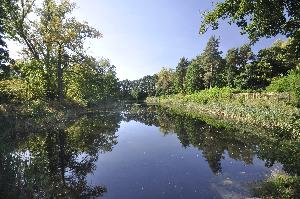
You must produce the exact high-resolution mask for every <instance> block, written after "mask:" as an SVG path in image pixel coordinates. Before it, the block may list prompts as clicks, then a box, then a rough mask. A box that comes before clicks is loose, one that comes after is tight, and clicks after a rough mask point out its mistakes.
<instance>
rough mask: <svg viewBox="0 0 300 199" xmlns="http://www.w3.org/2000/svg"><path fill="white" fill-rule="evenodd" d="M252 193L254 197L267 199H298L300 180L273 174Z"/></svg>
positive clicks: (299, 195) (281, 174)
mask: <svg viewBox="0 0 300 199" xmlns="http://www.w3.org/2000/svg"><path fill="white" fill-rule="evenodd" d="M253 191H254V194H255V196H256V197H262V198H268V199H276V198H282V199H294V198H300V178H299V177H298V176H289V175H286V174H284V173H273V174H272V175H271V176H270V177H269V178H268V179H267V180H266V181H263V182H260V183H259V187H256V188H254V189H253Z"/></svg>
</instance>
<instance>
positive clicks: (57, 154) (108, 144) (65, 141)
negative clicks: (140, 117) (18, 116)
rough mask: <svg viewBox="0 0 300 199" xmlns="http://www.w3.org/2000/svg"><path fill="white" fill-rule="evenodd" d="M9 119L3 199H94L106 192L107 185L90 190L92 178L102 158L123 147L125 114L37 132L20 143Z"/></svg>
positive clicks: (1, 169)
mask: <svg viewBox="0 0 300 199" xmlns="http://www.w3.org/2000/svg"><path fill="white" fill-rule="evenodd" d="M4 120H7V119H5V118H3V119H2V122H1V124H4V123H6V124H7V125H6V126H4V125H3V126H1V127H2V128H1V131H2V134H1V135H2V136H4V135H6V136H5V137H6V139H1V143H0V145H1V157H0V158H1V165H0V175H1V177H0V182H1V186H0V195H1V198H93V197H98V196H101V195H102V194H103V193H104V192H106V188H105V186H94V187H91V186H90V185H88V183H87V180H86V176H87V174H89V173H91V172H93V171H94V170H95V168H96V167H95V161H97V159H98V153H99V152H100V153H101V152H106V151H111V150H112V148H113V146H114V145H115V144H117V139H116V136H115V132H116V131H117V130H118V128H119V123H120V121H121V117H120V114H110V113H108V114H105V115H97V116H93V115H91V116H84V117H82V118H80V119H79V120H77V121H76V122H74V123H73V124H71V125H70V126H69V127H68V128H66V129H57V130H53V131H47V132H39V133H34V132H32V133H31V134H30V135H29V136H27V137H26V139H25V140H24V141H20V140H15V139H14V138H16V136H15V135H18V134H21V132H18V130H16V128H15V125H11V122H8V121H4ZM9 120H10V121H13V119H12V118H10V119H9ZM8 129H10V130H8ZM24 134H25V135H26V134H28V133H24ZM10 143H15V144H14V146H11V144H10Z"/></svg>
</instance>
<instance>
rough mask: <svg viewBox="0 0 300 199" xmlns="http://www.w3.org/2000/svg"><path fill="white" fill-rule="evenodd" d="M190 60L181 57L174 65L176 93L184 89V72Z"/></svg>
mask: <svg viewBox="0 0 300 199" xmlns="http://www.w3.org/2000/svg"><path fill="white" fill-rule="evenodd" d="M189 64H190V62H189V61H188V59H186V58H185V57H182V58H181V59H180V61H179V63H178V65H177V67H176V71H175V90H176V92H177V93H181V92H183V91H184V81H185V76H186V72H187V69H188V66H189Z"/></svg>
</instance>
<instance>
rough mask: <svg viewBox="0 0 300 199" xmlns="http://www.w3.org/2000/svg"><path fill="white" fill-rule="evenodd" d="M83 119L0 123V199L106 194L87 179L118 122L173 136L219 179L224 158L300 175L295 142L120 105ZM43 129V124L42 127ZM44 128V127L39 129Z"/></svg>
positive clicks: (143, 107)
mask: <svg viewBox="0 0 300 199" xmlns="http://www.w3.org/2000/svg"><path fill="white" fill-rule="evenodd" d="M104 110H105V111H103V112H102V113H101V112H100V113H98V114H89V115H85V116H83V117H81V118H79V119H78V120H76V121H74V122H71V123H70V124H69V125H68V127H67V128H65V129H56V128H53V130H52V131H42V132H39V131H38V130H36V131H35V130H32V132H30V131H27V132H26V131H24V129H26V128H24V125H26V121H18V120H16V119H15V118H0V120H1V122H0V198H95V197H100V196H102V195H103V194H105V192H107V191H109V190H107V188H106V187H105V185H97V186H91V185H90V184H89V183H88V181H87V176H88V175H89V174H92V173H93V172H94V171H95V169H97V168H96V162H97V160H98V158H99V157H101V154H102V153H106V152H110V151H112V150H113V148H114V146H115V145H117V144H118V137H117V135H116V132H117V131H118V129H119V127H120V123H121V121H124V122H129V121H132V120H133V121H137V122H139V123H142V124H145V125H147V126H156V127H158V128H159V129H160V131H161V132H162V133H163V134H164V135H168V134H174V135H176V137H177V138H178V140H179V141H180V143H181V145H182V146H183V147H184V148H189V147H193V148H196V149H198V150H199V151H201V152H202V156H203V158H205V160H206V161H207V163H208V165H209V167H210V169H211V171H212V172H213V173H214V174H215V175H220V174H222V172H223V171H222V160H223V159H224V158H225V154H226V155H228V156H229V157H230V158H232V159H234V160H237V161H242V162H243V163H245V164H246V165H251V164H253V161H254V159H255V158H258V159H260V160H263V161H264V162H265V166H266V167H271V166H273V165H274V164H275V163H281V164H282V167H283V170H284V171H286V172H288V173H290V174H296V175H299V174H300V162H299V161H300V159H299V156H300V153H299V143H297V142H294V141H290V140H278V139H273V138H268V139H266V138H263V139H262V138H260V137H256V136H254V135H253V134H252V133H251V132H247V129H235V128H233V127H222V128H220V127H219V128H216V127H214V125H209V124H207V123H205V122H202V121H199V120H196V119H192V118H189V117H186V116H179V115H176V114H173V113H171V112H169V111H167V110H164V109H160V108H158V107H156V106H146V105H122V107H119V108H117V109H116V110H111V111H108V110H107V109H104ZM41 125H42V124H41ZM43 125H45V124H43Z"/></svg>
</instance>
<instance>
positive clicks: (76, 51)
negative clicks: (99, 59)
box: [4, 0, 101, 100]
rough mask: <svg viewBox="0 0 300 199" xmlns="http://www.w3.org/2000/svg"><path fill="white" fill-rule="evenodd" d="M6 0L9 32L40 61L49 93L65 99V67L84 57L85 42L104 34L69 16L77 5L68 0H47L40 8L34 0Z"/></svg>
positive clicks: (25, 51)
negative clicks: (58, 0)
mask: <svg viewBox="0 0 300 199" xmlns="http://www.w3.org/2000/svg"><path fill="white" fill-rule="evenodd" d="M4 1H5V9H6V10H5V11H6V13H8V15H7V16H8V17H7V20H5V30H6V32H7V33H8V35H9V36H10V38H11V39H13V40H15V41H17V42H20V43H21V44H23V45H24V46H25V48H24V53H25V56H26V57H27V58H28V59H32V60H36V61H37V62H39V63H40V67H39V70H41V71H43V76H44V80H45V82H46V85H47V96H48V97H50V98H51V97H53V96H56V97H57V98H58V99H60V100H62V99H63V98H64V92H65V91H64V84H63V79H64V78H63V76H64V70H65V69H66V68H68V67H70V66H72V63H74V62H75V63H76V62H78V60H80V59H84V58H85V56H84V54H85V50H84V41H85V40H86V39H87V38H99V37H101V34H100V32H98V31H97V30H95V29H94V28H92V27H90V26H88V24H87V23H81V22H78V21H77V20H76V19H75V18H74V17H72V16H71V15H70V14H71V13H72V11H73V10H74V8H75V4H73V3H71V2H70V1H69V0H61V1H60V2H59V3H57V1H55V0H44V1H43V4H42V6H41V7H39V6H37V5H35V1H34V0H4ZM53 74H56V75H55V76H53ZM54 81H55V83H54V84H53V82H54Z"/></svg>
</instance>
